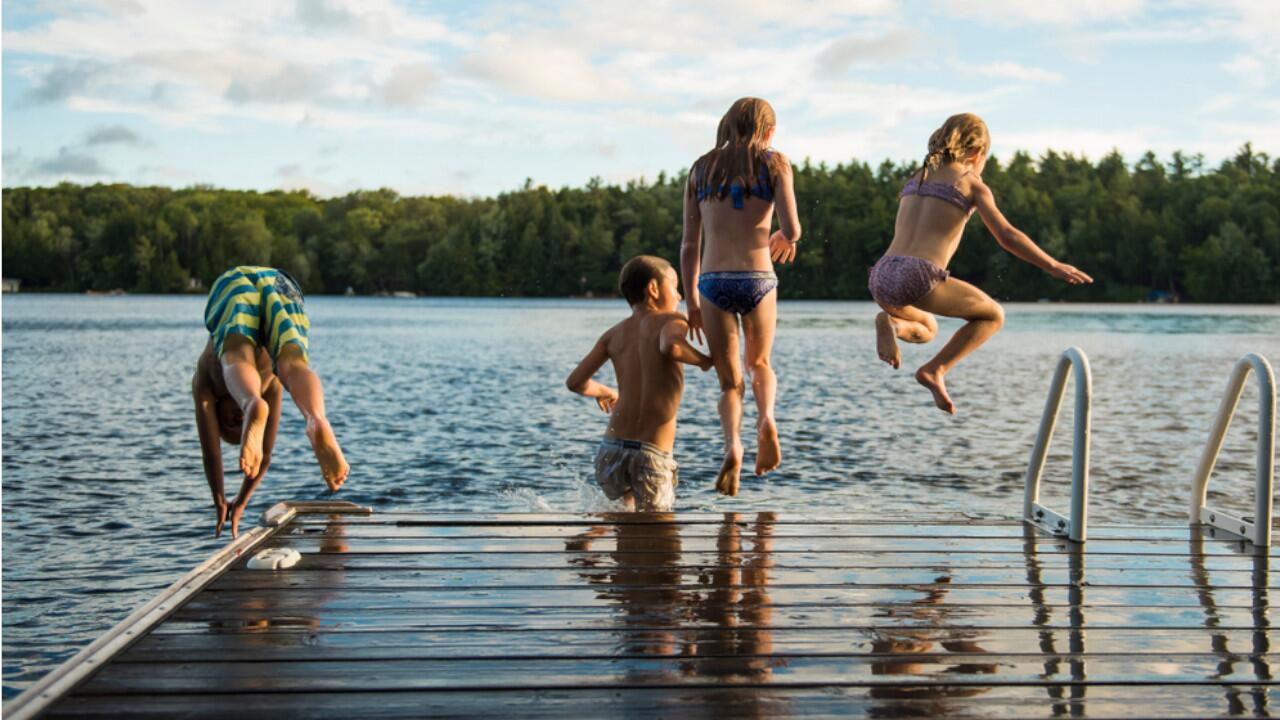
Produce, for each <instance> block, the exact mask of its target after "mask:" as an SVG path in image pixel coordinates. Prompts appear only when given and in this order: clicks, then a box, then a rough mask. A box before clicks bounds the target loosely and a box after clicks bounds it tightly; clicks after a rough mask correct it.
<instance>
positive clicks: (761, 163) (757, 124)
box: [686, 97, 781, 200]
mask: <svg viewBox="0 0 1280 720" xmlns="http://www.w3.org/2000/svg"><path fill="white" fill-rule="evenodd" d="M775 125H777V119H776V116H775V115H774V114H773V108H772V107H771V106H770V105H769V103H767V102H765V101H764V100H761V99H760V98H754V97H744V98H741V99H740V100H737V101H735V102H734V103H733V105H730V106H729V111H728V112H726V113H725V114H724V117H722V118H720V125H719V126H718V127H717V128H716V146H715V147H714V148H713V149H712V150H711V152H708V153H707V154H705V155H703V156H702V157H700V158H698V159H697V160H696V161H694V163H693V167H692V168H691V169H690V170H689V185H688V189H687V190H686V192H688V193H689V195H691V196H693V197H697V194H698V190H699V188H705V187H709V188H711V193H710V196H711V197H713V198H715V199H717V200H723V199H724V198H725V196H727V195H728V194H729V188H730V186H732V185H737V186H739V187H741V188H743V191H744V192H745V193H746V194H747V196H748V197H750V195H751V188H752V187H754V186H755V185H756V183H758V182H759V181H760V180H761V179H762V178H761V176H762V175H763V177H764V178H765V183H766V185H767V186H768V188H769V191H770V192H773V178H774V176H776V175H777V174H778V172H779V171H780V170H781V167H780V166H779V163H780V160H779V158H778V155H777V154H776V153H774V154H767V153H768V150H769V147H768V145H767V144H766V142H765V138H766V137H768V135H769V131H770V130H771V129H773V127H774V126H775ZM761 167H764V168H766V169H767V172H765V173H761V172H760V168H761Z"/></svg>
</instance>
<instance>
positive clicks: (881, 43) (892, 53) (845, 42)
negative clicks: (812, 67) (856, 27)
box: [816, 29, 917, 76]
mask: <svg viewBox="0 0 1280 720" xmlns="http://www.w3.org/2000/svg"><path fill="white" fill-rule="evenodd" d="M916 43H917V38H916V36H915V35H914V34H913V33H910V32H907V31H905V30H902V29H896V30H892V31H890V32H887V33H885V34H883V35H876V36H871V37H867V36H862V35H850V36H847V37H843V38H840V39H839V40H835V41H832V42H831V43H829V44H828V45H827V46H826V47H824V48H823V49H822V51H821V52H819V53H818V57H817V59H816V64H817V68H818V71H819V72H820V73H822V74H824V75H832V76H838V75H844V74H845V73H847V72H849V69H850V68H852V67H856V66H858V65H862V64H867V63H880V62H884V61H887V60H895V59H898V58H902V57H906V56H907V55H908V54H910V52H911V49H912V48H913V47H914V46H915V45H916Z"/></svg>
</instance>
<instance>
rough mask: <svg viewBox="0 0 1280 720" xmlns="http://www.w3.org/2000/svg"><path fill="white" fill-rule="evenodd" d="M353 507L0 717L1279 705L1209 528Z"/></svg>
mask: <svg viewBox="0 0 1280 720" xmlns="http://www.w3.org/2000/svg"><path fill="white" fill-rule="evenodd" d="M354 510H355V508H353V507H352V506H347V505H345V504H337V503H330V504H296V505H295V506H294V507H293V508H292V509H290V508H283V509H282V508H281V507H280V506H278V507H277V508H273V510H272V512H271V514H269V517H268V520H267V524H266V525H265V526H263V527H260V528H255V529H254V530H253V531H252V532H250V533H246V534H242V536H241V538H240V540H239V541H238V542H237V544H236V545H235V546H233V547H232V548H230V549H229V550H228V553H229V554H227V555H225V556H219V557H215V558H213V559H211V560H210V561H209V562H208V563H206V564H205V565H203V566H201V567H200V568H197V570H196V571H193V574H192V575H189V576H188V577H187V578H184V579H183V580H182V581H180V582H179V583H178V584H176V585H175V586H174V587H173V588H171V589H170V591H169V592H167V593H166V594H165V595H162V596H161V597H160V598H158V599H157V601H155V602H153V603H152V604H150V605H149V606H148V607H144V608H142V609H140V610H139V612H138V613H136V614H135V617H133V618H131V619H130V620H129V621H126V623H124V624H122V625H121V626H119V627H117V628H116V629H115V630H113V631H112V633H109V634H108V635H107V636H104V638H103V639H101V640H99V641H98V642H97V643H95V644H94V645H93V646H90V647H89V648H87V649H86V650H85V652H83V653H81V655H80V656H77V658H76V659H73V660H72V661H71V662H69V663H68V664H67V665H65V666H63V667H62V668H60V669H59V670H58V671H55V673H52V674H51V675H50V677H48V678H46V679H45V680H44V681H42V682H41V684H39V685H37V686H36V687H35V688H33V689H32V690H31V691H29V692H28V693H26V694H25V695H24V696H22V697H20V698H18V699H17V700H15V701H14V703H13V704H11V705H10V706H9V707H6V708H5V710H6V713H5V716H6V717H14V718H18V717H27V716H31V715H36V714H42V715H43V716H45V717H53V718H61V717H99V716H106V717H118V716H131V717H137V716H143V717H164V718H170V717H184V718H197V717H234V718H236V719H237V720H247V719H248V718H258V717H262V718H272V719H273V720H275V719H276V718H281V717H286V718H329V717H333V718H354V717H424V716H461V717H525V716H534V717H549V718H595V717H611V716H625V717H641V718H648V717H749V718H755V717H759V718H764V717H769V718H774V717H786V716H791V715H796V716H844V717H848V716H855V717H876V718H885V717H975V718H978V717H980V718H1056V717H1090V718H1110V717H1124V718H1129V717H1161V718H1181V717H1237V716H1238V717H1266V716H1269V715H1270V714H1271V713H1272V708H1273V706H1272V705H1271V700H1272V696H1273V693H1274V692H1275V687H1274V686H1275V682H1276V681H1275V676H1274V673H1275V671H1274V669H1273V668H1274V666H1273V665H1272V663H1273V662H1276V661H1277V660H1278V659H1280V658H1277V657H1276V656H1275V655H1274V654H1273V651H1272V643H1271V632H1272V631H1271V622H1270V592H1271V590H1272V588H1273V587H1274V586H1273V585H1272V580H1271V578H1270V573H1269V566H1270V554H1269V553H1267V552H1261V551H1260V552H1254V551H1253V546H1252V545H1249V544H1248V543H1244V542H1240V541H1232V540H1228V539H1225V538H1216V537H1213V536H1212V535H1211V534H1209V533H1208V532H1207V531H1206V532H1204V533H1201V531H1199V530H1192V529H1189V528H1187V527H1182V526H1173V527H1159V528H1156V527H1129V526H1112V527H1107V526H1093V527H1091V528H1090V539H1089V541H1088V543H1086V544H1085V545H1083V546H1082V545H1078V544H1073V543H1070V542H1068V541H1066V540H1063V539H1060V538H1055V537H1050V536H1047V535H1044V534H1041V533H1038V532H1035V531H1032V530H1028V529H1026V528H1024V526H1022V525H1021V524H1017V523H1009V522H990V521H977V520H971V519H966V518H963V517H961V518H956V517H951V518H945V519H944V518H938V517H930V518H925V519H920V518H911V519H903V520H901V521H875V520H855V519H839V518H806V517H802V516H798V515H789V514H774V513H740V514H732V513H731V514H726V515H661V514H658V515H642V514H616V515H591V516H583V515H548V514H528V515H480V514H431V515H425V514H397V513H378V514H351V511H354ZM273 546H286V547H291V548H294V549H297V550H298V551H300V552H301V553H302V561H301V562H300V563H299V564H298V565H297V566H295V567H293V568H291V569H287V570H278V571H270V570H250V569H247V568H246V567H245V562H244V561H245V559H246V558H247V557H249V555H251V554H252V553H253V552H256V551H257V550H259V549H262V548H265V547H273ZM237 552H238V553H239V555H238V556H237V554H236V553H237Z"/></svg>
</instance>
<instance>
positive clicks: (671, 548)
mask: <svg viewBox="0 0 1280 720" xmlns="http://www.w3.org/2000/svg"><path fill="white" fill-rule="evenodd" d="M627 540H628V539H627V538H625V537H623V538H618V537H616V536H610V535H606V536H602V537H598V538H594V539H592V540H591V541H590V543H589V546H588V547H589V548H590V549H589V550H580V549H578V547H581V546H582V545H584V544H585V543H575V544H574V546H567V545H568V543H567V542H566V541H565V540H563V539H559V538H544V539H539V538H497V539H491V540H484V539H468V538H438V539H435V538H363V539H361V540H360V541H359V542H347V541H341V540H338V541H335V540H334V539H333V538H323V537H305V536H303V537H299V536H294V537H289V538H272V539H271V540H270V541H268V543H267V546H268V547H281V546H286V547H292V548H294V549H296V550H298V551H299V552H302V553H317V554H323V553H330V554H331V553H350V554H364V553H381V554H392V555H398V554H409V555H427V554H439V553H447V554H454V553H469V554H482V553H502V554H507V555H510V554H527V553H555V554H556V555H566V554H571V553H574V552H596V553H606V552H610V553H628V552H645V553H652V552H662V551H667V552H715V551H718V550H720V551H722V548H721V547H720V541H719V539H718V538H715V537H697V538H681V537H679V536H672V537H670V538H667V539H659V538H645V540H644V542H642V543H641V542H637V543H635V544H630V543H628V542H627ZM753 544H755V543H748V542H743V543H742V545H743V547H742V550H743V551H746V550H749V549H751V548H750V546H751V545H753ZM1246 546H1247V543H1240V542H1213V543H1203V544H1199V545H1196V546H1194V547H1191V546H1190V545H1189V543H1188V542H1187V541H1185V540H1183V541H1147V540H1090V541H1089V543H1088V548H1087V553H1088V555H1089V556H1090V557H1093V556H1097V555H1107V554H1124V555H1176V556H1183V557H1187V556H1198V555H1236V554H1239V553H1240V552H1241V549H1242V548H1244V547H1246ZM1028 549H1034V551H1035V552H1036V553H1038V554H1052V553H1071V552H1078V551H1079V548H1073V547H1072V544H1071V543H1070V542H1069V541H1066V540H1062V539H1058V538H1052V537H1047V536H1046V537H1038V538H1035V539H1034V540H1033V541H1025V540H1024V539H1022V538H966V537H955V538H919V537H902V538H877V537H869V538H822V537H774V538H771V539H770V540H769V548H768V552H770V553H773V554H778V555H782V554H796V553H822V554H827V555H849V554H858V555H862V554H865V553H871V552H909V551H918V552H929V553H937V552H969V553H992V552H1006V553H1007V552H1023V553H1025V552H1026V551H1027V550H1028Z"/></svg>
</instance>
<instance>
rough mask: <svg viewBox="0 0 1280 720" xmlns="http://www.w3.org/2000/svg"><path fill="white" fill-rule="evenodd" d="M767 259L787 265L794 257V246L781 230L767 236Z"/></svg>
mask: <svg viewBox="0 0 1280 720" xmlns="http://www.w3.org/2000/svg"><path fill="white" fill-rule="evenodd" d="M769 257H771V258H773V261H774V262H776V263H789V262H791V261H792V260H794V259H795V257H796V244H795V243H793V242H791V241H790V240H788V239H787V236H786V235H783V234H782V231H781V230H777V231H774V233H773V234H772V235H770V236H769Z"/></svg>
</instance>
